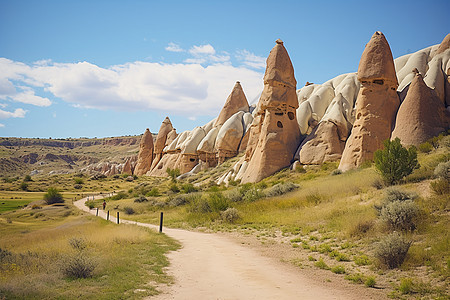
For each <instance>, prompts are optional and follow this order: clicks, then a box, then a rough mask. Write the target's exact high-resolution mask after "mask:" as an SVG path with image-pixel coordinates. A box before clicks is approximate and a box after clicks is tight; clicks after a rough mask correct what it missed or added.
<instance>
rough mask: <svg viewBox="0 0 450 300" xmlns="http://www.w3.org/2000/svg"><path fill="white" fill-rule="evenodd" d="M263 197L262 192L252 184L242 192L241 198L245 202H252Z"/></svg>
mask: <svg viewBox="0 0 450 300" xmlns="http://www.w3.org/2000/svg"><path fill="white" fill-rule="evenodd" d="M263 197H264V192H263V191H261V190H260V189H258V188H257V187H256V186H252V187H251V188H250V189H249V190H246V191H245V192H244V195H243V196H242V200H243V201H246V202H254V201H256V200H259V199H261V198H263Z"/></svg>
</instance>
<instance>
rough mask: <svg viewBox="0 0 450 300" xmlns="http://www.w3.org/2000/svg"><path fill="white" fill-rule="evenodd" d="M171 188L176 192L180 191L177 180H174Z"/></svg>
mask: <svg viewBox="0 0 450 300" xmlns="http://www.w3.org/2000/svg"><path fill="white" fill-rule="evenodd" d="M169 190H171V191H172V192H174V193H179V192H180V188H179V187H178V185H177V184H176V183H175V182H172V184H171V185H170V186H169Z"/></svg>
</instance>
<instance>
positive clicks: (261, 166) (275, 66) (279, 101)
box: [242, 40, 300, 183]
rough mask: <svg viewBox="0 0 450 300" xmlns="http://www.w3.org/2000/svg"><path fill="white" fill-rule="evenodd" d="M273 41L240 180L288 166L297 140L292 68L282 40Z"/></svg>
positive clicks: (259, 177)
mask: <svg viewBox="0 0 450 300" xmlns="http://www.w3.org/2000/svg"><path fill="white" fill-rule="evenodd" d="M276 43H277V44H276V45H275V47H274V48H273V49H272V50H271V51H270V54H269V57H268V58H267V68H266V72H265V75H264V90H263V92H262V94H261V98H260V99H259V103H258V108H257V109H258V113H257V114H258V117H256V118H255V119H254V120H253V123H252V126H251V128H250V130H251V132H250V136H249V140H248V145H247V152H246V159H245V160H246V161H248V166H247V167H246V170H245V172H243V174H242V182H243V183H246V182H257V181H260V180H261V179H263V178H265V177H267V176H269V175H272V174H273V173H275V172H276V171H278V170H280V169H282V168H284V167H286V166H289V165H290V164H291V161H292V159H293V155H294V153H295V150H296V149H297V147H298V144H299V141H300V131H299V127H298V124H297V119H296V109H297V108H298V100H297V94H296V84H297V82H296V80H295V77H294V68H293V67H292V63H291V60H290V58H289V55H288V53H287V51H286V49H285V47H284V45H283V42H282V41H281V40H277V42H276ZM256 120H257V121H256ZM258 121H259V124H258V123H257V122H258ZM258 131H260V133H259V136H258ZM255 141H257V143H256V147H255V146H254V144H255ZM247 154H248V155H247Z"/></svg>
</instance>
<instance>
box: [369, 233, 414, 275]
mask: <svg viewBox="0 0 450 300" xmlns="http://www.w3.org/2000/svg"><path fill="white" fill-rule="evenodd" d="M410 246H411V242H410V241H407V240H406V239H405V238H404V237H403V236H401V235H400V234H399V233H396V232H394V233H391V234H389V235H388V236H386V237H384V238H383V239H381V241H380V242H379V243H377V245H376V247H375V251H374V255H375V257H376V258H377V259H378V260H379V261H380V262H381V263H382V264H383V265H385V266H387V267H388V268H389V269H394V268H397V267H399V266H401V265H402V263H403V261H404V260H405V257H406V254H407V253H408V250H409V247H410Z"/></svg>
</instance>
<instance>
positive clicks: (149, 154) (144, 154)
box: [134, 128, 153, 176]
mask: <svg viewBox="0 0 450 300" xmlns="http://www.w3.org/2000/svg"><path fill="white" fill-rule="evenodd" d="M152 162H153V135H152V133H151V132H150V130H149V129H148V128H147V129H146V130H145V133H144V135H143V136H142V139H141V143H140V145H139V154H138V160H137V164H136V167H135V168H134V174H135V175H138V176H141V175H144V174H145V173H147V172H148V171H149V170H150V167H151V166H152Z"/></svg>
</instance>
